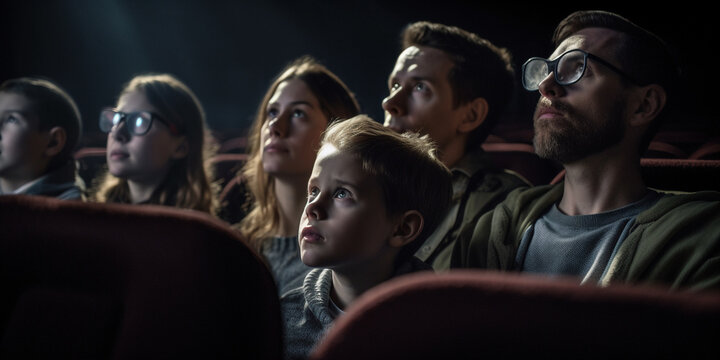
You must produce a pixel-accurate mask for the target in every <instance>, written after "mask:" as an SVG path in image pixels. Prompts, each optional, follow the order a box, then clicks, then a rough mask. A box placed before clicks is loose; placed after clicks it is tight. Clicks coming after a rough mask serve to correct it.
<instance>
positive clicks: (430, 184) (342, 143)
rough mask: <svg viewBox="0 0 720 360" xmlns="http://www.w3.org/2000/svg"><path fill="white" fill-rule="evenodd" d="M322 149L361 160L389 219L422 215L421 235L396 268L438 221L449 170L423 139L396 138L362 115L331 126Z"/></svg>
mask: <svg viewBox="0 0 720 360" xmlns="http://www.w3.org/2000/svg"><path fill="white" fill-rule="evenodd" d="M322 143H323V144H332V145H333V146H335V147H336V148H337V149H338V150H339V151H340V152H342V153H346V154H351V155H352V156H355V157H357V158H358V159H360V161H361V162H362V167H363V171H365V172H367V173H368V174H370V175H371V176H373V177H374V178H376V179H377V180H378V181H379V182H380V186H381V187H382V193H383V197H384V199H383V200H384V202H385V206H386V209H387V212H388V215H397V214H401V213H403V212H405V211H408V210H417V211H418V212H420V214H422V216H423V220H424V226H423V229H422V231H421V233H420V235H419V236H418V237H417V238H416V239H415V240H414V241H412V242H410V243H409V244H407V245H405V247H403V249H402V250H401V251H400V254H399V255H398V258H397V260H396V263H397V264H399V263H401V262H403V261H405V260H407V259H409V258H410V257H411V256H413V255H414V254H415V252H416V251H417V249H418V248H419V247H420V246H421V245H422V244H423V242H425V239H427V238H428V236H430V234H431V233H432V232H433V231H434V230H435V227H436V226H437V225H438V224H439V223H440V221H442V219H443V217H444V216H445V213H446V211H447V208H448V206H449V204H450V199H451V197H452V184H451V174H450V170H448V168H447V167H446V166H445V165H443V163H442V162H441V161H440V160H439V159H438V158H437V156H436V147H435V145H434V144H433V143H432V142H431V141H430V139H429V138H428V137H427V136H423V137H420V136H419V135H418V134H415V133H405V134H398V133H395V132H394V131H392V130H390V129H389V128H386V127H384V126H382V125H381V124H380V123H378V122H376V121H374V120H373V119H371V118H369V117H368V116H366V115H358V116H355V117H353V118H350V119H348V120H345V121H341V122H337V123H334V124H332V125H330V127H328V129H327V131H326V132H325V135H324V138H323V141H322Z"/></svg>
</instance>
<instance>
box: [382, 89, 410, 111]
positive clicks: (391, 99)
mask: <svg viewBox="0 0 720 360" xmlns="http://www.w3.org/2000/svg"><path fill="white" fill-rule="evenodd" d="M382 108H383V110H385V111H387V112H388V113H389V114H390V115H392V116H403V115H405V114H407V96H406V94H405V92H404V91H403V89H397V90H395V91H393V92H391V93H390V95H388V96H387V97H386V98H385V99H383V101H382Z"/></svg>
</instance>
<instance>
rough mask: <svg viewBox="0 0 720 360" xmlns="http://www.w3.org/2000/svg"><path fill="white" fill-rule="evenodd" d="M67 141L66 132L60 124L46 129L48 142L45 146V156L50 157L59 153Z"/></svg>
mask: <svg viewBox="0 0 720 360" xmlns="http://www.w3.org/2000/svg"><path fill="white" fill-rule="evenodd" d="M66 142H67V132H66V131H65V129H64V128H62V127H60V126H55V127H53V128H51V129H50V131H48V144H47V147H45V156H47V157H48V158H52V157H54V156H55V155H57V154H59V153H60V152H61V151H62V150H63V149H64V148H65V143H66Z"/></svg>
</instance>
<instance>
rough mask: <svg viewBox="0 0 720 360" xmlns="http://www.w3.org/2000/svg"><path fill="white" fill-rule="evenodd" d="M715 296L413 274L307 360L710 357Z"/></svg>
mask: <svg viewBox="0 0 720 360" xmlns="http://www.w3.org/2000/svg"><path fill="white" fill-rule="evenodd" d="M718 334H720V293H686V292H675V293H671V292H668V291H667V290H665V289H663V288H655V287H644V286H643V287H640V286H624V285H623V286H621V285H615V286H610V287H605V288H601V287H596V286H587V285H583V286H581V285H577V283H576V281H573V280H569V279H555V280H550V279H549V278H544V277H534V276H526V275H520V274H517V273H494V272H484V271H481V270H456V271H450V272H446V273H442V274H434V273H416V274H411V275H407V276H403V277H398V278H395V279H392V280H390V281H388V282H386V283H384V284H381V285H379V286H377V287H376V288H373V289H371V290H369V291H368V292H366V293H365V294H364V295H363V296H362V297H361V298H360V299H358V300H357V302H356V303H354V304H353V305H352V306H351V307H350V308H348V310H347V312H346V313H345V314H343V315H342V316H341V317H339V318H338V319H337V320H336V322H335V324H334V325H333V327H331V328H330V330H329V331H328V333H327V334H326V337H325V338H324V339H323V340H322V341H321V342H320V343H319V344H318V345H317V347H316V348H315V349H314V352H313V353H312V354H311V356H310V359H312V360H331V359H332V360H340V359H342V360H355V359H375V360H377V359H383V360H384V359H387V360H397V359H455V360H457V359H494V358H509V359H518V358H540V359H545V358H547V359H555V358H563V359H588V358H590V359H612V358H629V359H632V358H635V359H640V358H642V359H654V358H693V359H694V358H712V359H714V358H717V355H718V350H717V343H716V341H717V335H718Z"/></svg>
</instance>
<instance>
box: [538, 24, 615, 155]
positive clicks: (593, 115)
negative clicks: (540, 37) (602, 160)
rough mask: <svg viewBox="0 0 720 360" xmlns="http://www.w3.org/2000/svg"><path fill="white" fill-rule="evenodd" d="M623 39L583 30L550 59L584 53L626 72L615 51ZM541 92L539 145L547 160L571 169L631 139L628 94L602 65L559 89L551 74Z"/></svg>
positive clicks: (590, 65) (595, 64) (604, 31)
mask: <svg viewBox="0 0 720 360" xmlns="http://www.w3.org/2000/svg"><path fill="white" fill-rule="evenodd" d="M618 36H619V34H618V33H617V32H615V31H612V30H609V29H601V28H588V29H583V30H580V31H578V32H577V33H576V34H575V35H573V36H570V37H568V38H567V39H565V40H564V41H563V42H562V43H561V44H560V45H559V46H558V48H557V49H556V50H555V51H554V52H553V54H552V55H551V57H550V59H555V58H557V57H558V56H560V55H561V54H563V53H565V52H566V51H568V50H572V49H582V50H584V51H587V52H588V53H591V54H593V55H596V56H598V57H600V58H602V59H604V60H606V61H609V62H611V63H612V64H613V65H615V66H616V67H620V65H619V64H618V63H617V62H616V61H615V60H614V59H613V57H612V54H613V51H612V50H611V49H612V46H613V45H612V44H613V43H614V42H615V41H618ZM539 91H540V94H541V96H540V100H539V101H538V105H537V107H536V109H535V115H534V118H533V119H534V128H535V137H534V140H533V141H534V144H535V151H536V152H537V153H538V155H540V156H541V157H545V158H549V159H553V160H556V161H558V162H560V163H563V164H569V163H572V162H574V161H577V160H580V159H583V158H585V157H587V156H589V155H592V154H596V153H598V152H601V151H603V150H605V149H608V148H610V147H612V146H613V145H615V144H617V143H619V142H620V141H621V140H622V139H623V137H624V136H625V130H626V124H625V119H626V117H627V115H628V114H627V111H628V110H627V109H626V105H627V100H626V99H627V94H628V92H627V89H626V88H625V87H624V86H623V84H622V78H621V77H620V75H618V74H617V73H615V72H613V71H612V70H610V69H608V68H607V67H606V66H604V65H602V64H600V63H599V62H597V61H595V60H593V59H590V58H589V59H588V60H587V67H586V69H585V73H584V75H583V76H582V78H581V79H580V80H579V81H578V82H576V83H574V84H571V85H566V86H561V85H558V84H557V83H556V82H555V79H554V76H553V75H552V74H550V75H549V76H548V77H546V78H545V80H543V82H541V83H540V88H539Z"/></svg>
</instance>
